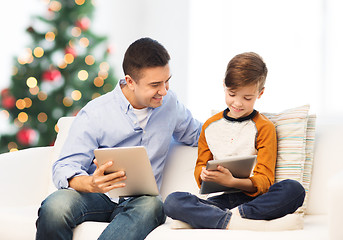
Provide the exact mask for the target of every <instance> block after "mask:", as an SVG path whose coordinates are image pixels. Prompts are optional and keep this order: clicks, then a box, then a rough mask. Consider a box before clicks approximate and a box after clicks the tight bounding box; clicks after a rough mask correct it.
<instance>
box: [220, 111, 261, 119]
mask: <svg viewBox="0 0 343 240" xmlns="http://www.w3.org/2000/svg"><path fill="white" fill-rule="evenodd" d="M228 112H230V109H229V108H227V109H225V111H224V112H223V117H224V118H225V119H226V120H229V121H232V122H244V121H246V120H250V119H253V118H254V117H255V115H256V113H257V111H256V110H255V109H254V111H252V113H250V114H249V115H248V116H245V117H241V118H232V117H229V116H228V115H227V114H228Z"/></svg>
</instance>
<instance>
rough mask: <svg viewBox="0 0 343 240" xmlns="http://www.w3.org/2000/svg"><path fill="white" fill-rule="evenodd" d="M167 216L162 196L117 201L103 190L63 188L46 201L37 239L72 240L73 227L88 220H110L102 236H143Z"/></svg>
mask: <svg viewBox="0 0 343 240" xmlns="http://www.w3.org/2000/svg"><path fill="white" fill-rule="evenodd" d="M165 219H166V216H165V214H164V211H163V203H162V201H161V200H160V198H159V197H152V196H140V197H132V198H129V199H126V200H124V199H120V201H119V203H118V204H117V203H114V202H112V201H111V200H110V199H109V198H108V197H107V196H106V195H105V194H102V193H82V192H77V191H74V190H69V189H62V190H58V191H56V192H54V193H53V194H51V195H50V196H48V197H47V199H45V200H44V201H43V203H42V206H41V207H40V209H39V211H38V219H37V222H36V226H37V233H36V239H48V240H53V239H70V240H71V239H72V237H73V228H75V227H76V226H77V225H79V224H81V223H83V222H85V221H96V222H109V225H108V226H107V227H106V229H105V230H104V231H103V232H102V234H101V235H100V237H99V239H111V240H112V239H134V240H136V239H144V238H145V237H146V236H147V235H148V234H149V233H150V232H151V231H152V230H153V229H155V228H156V227H157V226H159V225H161V224H162V223H164V221H165Z"/></svg>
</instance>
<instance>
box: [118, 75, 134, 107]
mask: <svg viewBox="0 0 343 240" xmlns="http://www.w3.org/2000/svg"><path fill="white" fill-rule="evenodd" d="M121 85H126V81H125V79H120V80H119V82H118V83H117V86H116V87H115V88H114V93H115V95H117V96H118V97H119V104H120V107H121V108H122V109H123V111H124V112H125V113H127V112H128V111H129V110H130V108H131V104H130V102H129V101H128V100H127V98H126V97H125V96H124V93H123V91H122V90H121Z"/></svg>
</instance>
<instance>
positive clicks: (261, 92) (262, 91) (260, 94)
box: [257, 87, 264, 99]
mask: <svg viewBox="0 0 343 240" xmlns="http://www.w3.org/2000/svg"><path fill="white" fill-rule="evenodd" d="M263 93H264V87H263V88H262V90H261V91H260V93H259V94H258V97H257V98H258V99H259V98H260V97H261V96H262V95H263Z"/></svg>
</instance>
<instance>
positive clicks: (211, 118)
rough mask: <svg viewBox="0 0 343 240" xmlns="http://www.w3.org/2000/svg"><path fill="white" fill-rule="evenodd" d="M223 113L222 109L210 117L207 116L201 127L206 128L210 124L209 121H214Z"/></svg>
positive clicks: (220, 117)
mask: <svg viewBox="0 0 343 240" xmlns="http://www.w3.org/2000/svg"><path fill="white" fill-rule="evenodd" d="M223 114H224V111H221V112H218V113H216V114H214V115H213V116H212V117H210V118H208V119H207V120H206V122H205V123H204V125H203V128H207V127H208V125H210V124H211V123H213V122H216V121H218V120H220V119H222V118H223V116H224V115H223Z"/></svg>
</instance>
